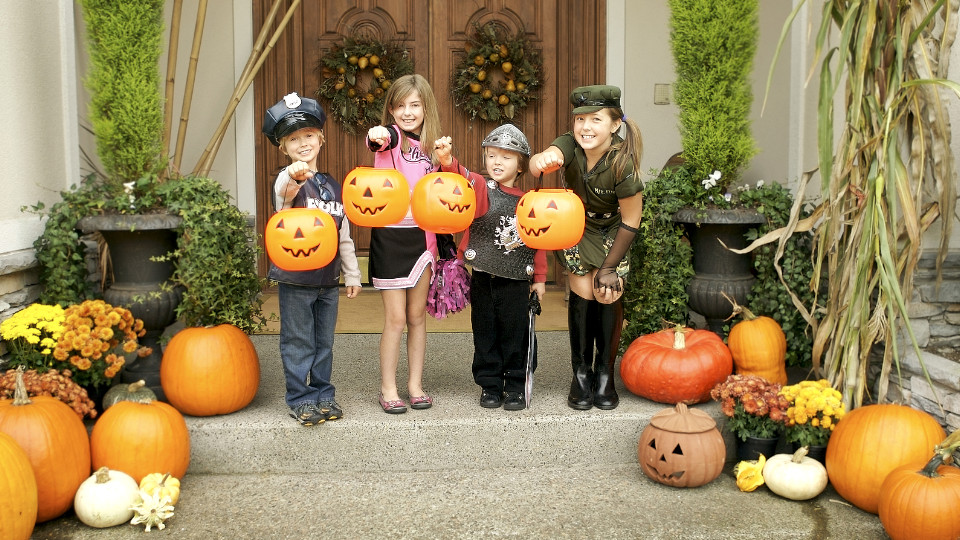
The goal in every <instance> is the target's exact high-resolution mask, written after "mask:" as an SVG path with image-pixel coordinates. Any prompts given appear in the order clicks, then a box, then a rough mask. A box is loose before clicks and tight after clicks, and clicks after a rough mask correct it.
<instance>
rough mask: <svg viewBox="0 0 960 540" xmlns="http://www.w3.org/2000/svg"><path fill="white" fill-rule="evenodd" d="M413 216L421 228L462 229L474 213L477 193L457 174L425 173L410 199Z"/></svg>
mask: <svg viewBox="0 0 960 540" xmlns="http://www.w3.org/2000/svg"><path fill="white" fill-rule="evenodd" d="M410 207H411V209H412V210H413V219H414V221H416V222H417V225H419V226H420V228H421V229H423V230H425V231H430V232H435V233H441V234H448V233H455V232H460V231H464V230H466V229H467V228H468V227H469V226H470V224H471V223H473V218H474V216H475V215H476V213H477V193H476V192H475V191H474V190H473V188H472V187H470V184H469V183H468V182H467V179H466V178H464V177H463V176H460V175H459V174H457V173H451V172H434V173H430V174H427V175H425V176H424V177H423V178H421V179H420V180H419V181H418V182H417V185H416V187H414V188H413V197H411V199H410Z"/></svg>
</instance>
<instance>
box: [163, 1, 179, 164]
mask: <svg viewBox="0 0 960 540" xmlns="http://www.w3.org/2000/svg"><path fill="white" fill-rule="evenodd" d="M182 8H183V0H174V1H173V14H172V18H171V21H170V40H169V42H168V43H167V47H168V49H167V83H166V89H165V91H164V96H163V97H164V100H163V141H162V146H161V151H160V156H161V158H162V159H167V157H168V154H167V153H168V152H169V151H170V132H171V130H172V129H173V96H174V93H175V90H176V89H175V86H176V85H175V80H176V75H177V48H178V46H179V43H180V12H181V11H182ZM167 174H168V173H167V169H164V171H163V172H161V180H162V179H163V178H164V177H166V176H167Z"/></svg>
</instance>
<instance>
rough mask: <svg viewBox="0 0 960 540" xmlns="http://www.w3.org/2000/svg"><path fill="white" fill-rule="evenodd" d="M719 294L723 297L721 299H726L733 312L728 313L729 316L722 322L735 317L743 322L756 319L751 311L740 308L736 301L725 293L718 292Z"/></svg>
mask: <svg viewBox="0 0 960 540" xmlns="http://www.w3.org/2000/svg"><path fill="white" fill-rule="evenodd" d="M720 294H721V295H723V297H724V298H726V299H727V301H728V302H730V305H731V306H733V312H732V313H730V316H729V317H727V318H726V319H724V321H729V320H730V319H732V318H734V317H736V316H737V315H740V316H742V317H743V320H745V321H752V320H754V319H756V318H757V316H756V315H754V314H753V312H752V311H750V310H749V309H747V307H746V306H741V305H740V304H738V303H737V301H736V300H734V299H733V298H732V297H731V296H730V295H728V294H727V293H726V291H720Z"/></svg>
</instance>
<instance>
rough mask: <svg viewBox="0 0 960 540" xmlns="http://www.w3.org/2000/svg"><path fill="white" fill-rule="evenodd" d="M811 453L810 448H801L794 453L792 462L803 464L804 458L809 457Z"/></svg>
mask: <svg viewBox="0 0 960 540" xmlns="http://www.w3.org/2000/svg"><path fill="white" fill-rule="evenodd" d="M809 451H810V447H809V446H801V447H800V448H797V451H796V452H794V453H793V457H792V458H790V461H792V462H794V463H803V458H804V457H805V456H806V455H807V452H809Z"/></svg>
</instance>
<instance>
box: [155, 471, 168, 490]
mask: <svg viewBox="0 0 960 540" xmlns="http://www.w3.org/2000/svg"><path fill="white" fill-rule="evenodd" d="M167 478H170V473H164V475H163V478H161V479H160V481H159V482H157V487H163V486H165V485H167Z"/></svg>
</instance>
